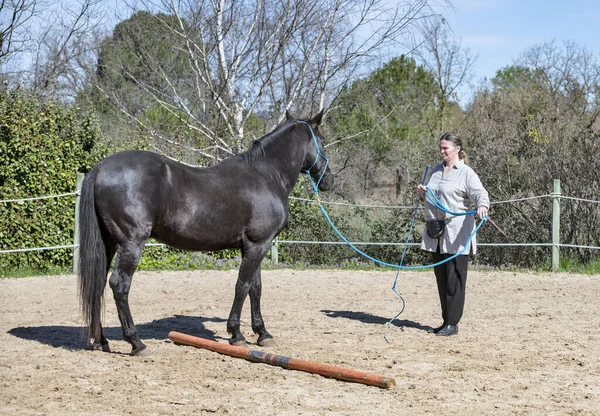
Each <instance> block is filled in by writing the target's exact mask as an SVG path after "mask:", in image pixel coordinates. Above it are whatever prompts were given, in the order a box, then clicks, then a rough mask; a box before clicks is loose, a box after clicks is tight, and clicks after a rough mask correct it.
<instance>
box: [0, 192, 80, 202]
mask: <svg viewBox="0 0 600 416" xmlns="http://www.w3.org/2000/svg"><path fill="white" fill-rule="evenodd" d="M78 194H79V192H69V193H66V194H58V195H48V196H38V197H33V198H19V199H2V200H0V203H2V202H24V201H35V200H38V199H50V198H60V197H63V196H69V195H78Z"/></svg>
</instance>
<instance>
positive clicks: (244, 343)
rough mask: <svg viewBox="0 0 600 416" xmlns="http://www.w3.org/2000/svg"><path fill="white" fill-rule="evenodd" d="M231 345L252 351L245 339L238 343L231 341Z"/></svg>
mask: <svg viewBox="0 0 600 416" xmlns="http://www.w3.org/2000/svg"><path fill="white" fill-rule="evenodd" d="M229 344H230V345H233V346H234V347H240V348H245V349H247V350H248V349H250V347H249V346H248V344H247V343H246V340H244V339H239V340H237V341H233V342H231V341H229Z"/></svg>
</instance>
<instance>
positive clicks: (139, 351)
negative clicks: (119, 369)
mask: <svg viewBox="0 0 600 416" xmlns="http://www.w3.org/2000/svg"><path fill="white" fill-rule="evenodd" d="M131 355H132V356H133V357H148V356H149V355H152V354H151V353H150V350H149V349H148V348H146V346H144V347H142V348H134V349H132V350H131Z"/></svg>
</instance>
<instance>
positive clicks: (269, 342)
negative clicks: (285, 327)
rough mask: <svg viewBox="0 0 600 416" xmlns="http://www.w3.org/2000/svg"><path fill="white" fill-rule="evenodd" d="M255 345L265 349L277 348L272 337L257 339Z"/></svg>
mask: <svg viewBox="0 0 600 416" xmlns="http://www.w3.org/2000/svg"><path fill="white" fill-rule="evenodd" d="M257 344H258V345H260V346H261V347H267V348H275V347H277V343H276V342H275V338H273V337H268V338H264V339H259V340H258V342H257Z"/></svg>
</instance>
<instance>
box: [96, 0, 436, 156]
mask: <svg viewBox="0 0 600 416" xmlns="http://www.w3.org/2000/svg"><path fill="white" fill-rule="evenodd" d="M433 3H435V5H436V6H437V5H438V3H436V2H434V1H430V0H406V1H403V2H398V3H396V4H397V5H396V6H395V7H394V8H390V6H388V4H389V3H388V2H385V1H383V0H300V1H298V0H279V1H265V0H237V1H225V0H203V1H181V2H174V1H169V0H164V1H160V2H157V3H150V2H147V1H146V2H142V3H141V4H142V6H143V8H144V9H145V10H146V11H151V12H152V13H155V14H156V16H157V24H160V25H163V26H164V27H165V28H167V29H168V30H170V31H171V33H172V36H171V41H173V40H174V39H177V40H178V42H177V44H176V45H177V46H174V47H175V48H177V49H178V51H179V52H182V53H184V54H185V59H186V61H187V66H188V69H189V70H190V71H191V75H189V74H186V76H187V77H188V79H186V80H182V79H178V78H177V77H176V76H175V75H174V74H173V73H171V72H169V70H168V68H166V67H165V66H164V65H163V63H161V62H160V60H158V59H156V57H153V56H152V55H151V54H150V53H147V52H148V51H144V50H140V49H138V50H136V53H137V54H138V55H139V57H140V59H143V61H144V62H146V63H147V64H148V66H149V67H151V68H152V72H153V73H154V75H153V79H154V81H153V82H155V81H156V79H157V78H160V79H161V80H162V84H163V88H156V85H155V84H154V83H150V82H148V80H147V79H143V78H140V77H136V78H133V71H132V72H131V75H132V77H130V79H131V80H133V81H134V82H135V83H136V85H137V86H138V88H139V89H140V90H142V91H144V92H145V93H146V94H148V95H149V96H151V97H152V99H153V100H154V103H155V104H156V105H158V106H160V107H161V108H162V109H163V110H164V111H166V112H168V113H170V114H171V115H172V116H173V117H176V118H178V119H179V121H180V122H181V123H183V124H185V125H186V126H187V127H188V128H189V129H190V130H193V131H195V132H196V133H197V134H198V135H200V136H202V137H203V138H204V139H205V140H207V143H208V144H207V146H206V147H204V148H202V149H196V150H197V151H199V152H200V153H201V154H202V155H204V156H206V157H210V158H214V159H219V158H220V157H222V156H223V155H229V154H233V153H237V152H239V151H241V150H242V149H243V148H244V147H245V145H246V141H247V137H246V130H245V129H246V126H247V125H248V122H249V121H250V120H251V119H252V118H253V117H256V115H257V114H260V115H261V117H262V118H263V119H264V120H265V121H264V122H265V123H267V124H271V125H272V124H275V123H277V122H278V121H280V120H281V119H282V117H283V116H284V114H285V111H286V110H293V111H297V112H302V113H304V112H315V111H316V110H317V109H319V108H326V107H327V106H328V105H329V102H330V100H331V99H332V97H335V96H336V94H337V93H338V92H339V90H340V88H341V86H342V85H344V84H346V83H347V82H348V81H349V80H351V79H352V78H353V77H356V76H358V75H361V74H362V73H364V72H365V71H368V70H370V69H373V62H374V61H375V60H376V58H377V57H378V56H379V55H381V53H382V52H383V51H385V50H386V48H389V47H392V46H394V47H396V48H397V47H398V44H402V45H408V44H410V43H411V41H412V38H411V37H412V35H413V34H414V33H416V32H417V30H418V28H419V25H421V24H423V23H424V22H425V21H427V20H429V19H431V18H433V17H435V16H437V14H436V12H435V11H434V10H433V6H434V4H433ZM440 3H444V4H447V2H446V1H441V2H440ZM159 12H160V13H162V14H159ZM165 16H169V17H170V16H175V17H176V24H173V23H172V22H173V21H172V19H170V18H166V17H165ZM122 62H123V63H125V62H126V60H122ZM107 69H108V70H110V69H111V68H107ZM112 70H115V71H117V70H118V71H119V72H120V73H122V72H123V71H125V72H126V73H127V68H124V67H122V68H119V69H116V68H112ZM99 87H100V88H102V90H103V92H104V94H105V97H106V98H107V99H110V100H111V102H113V104H115V105H118V106H119V109H120V110H121V111H122V112H123V114H126V115H127V116H128V117H129V118H130V119H131V120H132V121H134V122H135V123H137V124H138V125H140V126H141V127H143V128H146V129H147V130H149V131H152V133H153V134H154V135H155V136H156V137H160V138H161V139H162V141H163V142H164V141H165V140H167V137H165V136H164V135H163V136H162V137H161V135H159V134H157V132H156V131H155V130H153V129H152V128H151V126H149V125H148V124H147V123H145V122H144V120H143V119H142V118H141V117H140V116H139V114H135V113H134V112H132V111H131V110H130V109H128V108H127V106H126V105H124V101H123V97H119V96H118V95H117V92H116V91H114V90H110V89H108V88H107V87H106V86H105V85H101V84H99ZM208 115H210V116H208ZM265 128H266V126H265Z"/></svg>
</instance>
